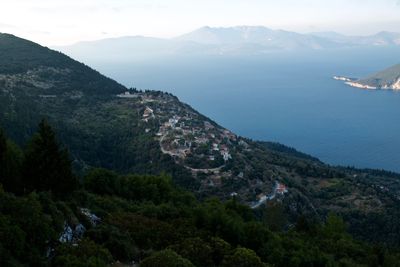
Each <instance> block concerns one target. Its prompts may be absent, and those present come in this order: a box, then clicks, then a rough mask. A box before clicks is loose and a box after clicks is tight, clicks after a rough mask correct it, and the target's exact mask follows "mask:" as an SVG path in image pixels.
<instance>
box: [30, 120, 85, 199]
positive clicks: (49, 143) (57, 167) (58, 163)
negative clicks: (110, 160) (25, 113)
mask: <svg viewBox="0 0 400 267" xmlns="http://www.w3.org/2000/svg"><path fill="white" fill-rule="evenodd" d="M23 169H24V172H23V178H24V185H25V192H30V191H33V190H37V191H52V192H53V193H54V194H55V195H58V196H65V195H66V194H68V193H70V192H71V191H73V190H74V189H75V188H76V185H77V181H76V177H75V176H74V175H73V173H72V169H71V161H70V159H69V156H68V152H67V150H66V149H62V148H60V146H59V144H58V142H57V140H56V135H55V132H54V131H53V129H52V128H51V126H50V125H49V124H48V123H47V121H46V120H42V121H41V122H40V124H39V130H38V133H37V134H35V135H34V136H33V137H32V139H31V140H30V142H29V144H28V146H27V149H26V152H25V161H24V168H23Z"/></svg>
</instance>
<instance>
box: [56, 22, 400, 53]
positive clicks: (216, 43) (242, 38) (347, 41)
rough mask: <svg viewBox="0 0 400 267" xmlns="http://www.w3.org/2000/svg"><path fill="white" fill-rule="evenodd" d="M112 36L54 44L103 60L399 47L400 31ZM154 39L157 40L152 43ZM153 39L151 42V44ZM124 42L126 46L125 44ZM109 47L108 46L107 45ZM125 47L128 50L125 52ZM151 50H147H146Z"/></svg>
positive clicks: (253, 29)
mask: <svg viewBox="0 0 400 267" xmlns="http://www.w3.org/2000/svg"><path fill="white" fill-rule="evenodd" d="M126 38H127V37H121V38H118V37H117V38H108V39H101V40H97V41H89V42H81V43H76V44H74V45H70V46H58V47H53V48H54V49H56V50H60V51H62V52H64V53H66V54H69V55H71V56H73V57H74V58H80V59H85V60H86V58H85V54H88V55H89V56H90V57H89V56H86V57H87V58H88V57H89V58H94V59H100V58H99V55H102V57H103V59H104V57H106V55H107V53H110V52H112V53H113V54H116V55H117V57H118V58H119V57H121V58H123V56H122V55H121V56H120V54H125V57H131V58H132V59H134V58H135V57H139V58H141V57H145V56H148V57H150V56H154V55H153V54H156V55H159V56H160V55H161V56H162V55H181V54H183V55H190V54H194V55H196V54H200V55H240V54H244V55H248V54H255V55H259V54H265V53H271V52H274V51H288V50H289V51H292V50H299V49H300V50H304V49H311V50H321V49H333V48H347V47H363V46H392V45H394V46H398V45H400V34H399V33H392V32H384V31H383V32H379V33H376V34H374V35H369V36H349V35H343V34H339V33H335V32H329V33H305V34H301V33H296V32H291V31H285V30H272V29H269V28H267V27H264V26H236V27H209V26H205V27H201V28H199V29H196V30H194V31H192V32H189V33H186V34H182V35H180V36H177V37H173V38H169V39H162V38H152V37H136V39H135V40H133V39H132V40H130V43H129V45H127V43H126V42H125V41H126ZM149 40H153V42H149ZM148 42H149V43H148ZM122 44H123V45H122ZM105 46H106V47H105ZM121 47H122V48H123V50H124V51H121ZM146 49H147V50H146Z"/></svg>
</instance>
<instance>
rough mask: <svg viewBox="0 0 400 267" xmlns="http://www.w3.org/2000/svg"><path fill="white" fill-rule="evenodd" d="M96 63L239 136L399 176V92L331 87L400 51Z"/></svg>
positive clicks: (395, 59)
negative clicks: (183, 104)
mask: <svg viewBox="0 0 400 267" xmlns="http://www.w3.org/2000/svg"><path fill="white" fill-rule="evenodd" d="M89 63H90V64H91V65H92V66H93V67H95V68H96V69H98V70H99V71H101V72H102V73H104V74H106V75H108V76H110V77H112V78H114V79H116V80H117V81H119V82H121V83H123V84H124V85H127V86H129V87H137V88H141V89H156V90H163V91H168V92H171V93H173V94H175V95H176V96H178V97H179V98H180V99H181V100H182V101H184V102H186V103H188V104H190V105H191V106H192V107H194V108H195V109H197V110H198V111H200V112H201V113H203V114H205V115H206V116H208V117H210V118H211V119H213V120H214V121H216V122H218V123H219V124H220V125H222V126H224V127H226V128H228V129H231V130H232V131H233V132H235V133H237V134H239V135H242V136H245V137H249V138H252V139H257V140H266V141H276V142H280V143H282V144H285V145H288V146H291V147H294V148H296V149H298V150H300V151H302V152H305V153H308V154H311V155H313V156H315V157H318V158H319V159H321V160H322V161H324V162H326V163H329V164H332V165H345V166H356V167H362V168H379V169H386V170H392V171H397V172H400V92H394V91H366V90H361V89H356V88H352V87H348V86H347V85H345V84H343V83H342V82H340V81H335V80H333V79H332V76H334V75H344V76H349V77H364V76H366V75H368V74H371V73H374V72H376V71H379V70H382V69H384V68H386V67H389V66H391V65H394V64H398V63H400V48H398V47H397V48H396V47H385V48H381V47H376V48H368V49H341V50H324V51H300V52H299V51H297V52H279V53H271V54H265V55H262V56H201V57H200V56H197V57H195V56H179V57H177V56H174V57H173V56H171V57H163V58H156V59H147V60H138V61H135V62H129V63H123V64H122V63H121V64H120V63H109V62H107V63H106V62H89Z"/></svg>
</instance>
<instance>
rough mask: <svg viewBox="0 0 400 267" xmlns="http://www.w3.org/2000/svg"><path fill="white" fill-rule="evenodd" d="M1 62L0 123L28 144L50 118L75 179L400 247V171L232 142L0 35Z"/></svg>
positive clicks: (171, 99)
mask: <svg viewBox="0 0 400 267" xmlns="http://www.w3.org/2000/svg"><path fill="white" fill-rule="evenodd" d="M0 55H1V56H2V57H1V60H0V126H1V127H2V128H3V129H4V130H5V132H6V133H7V135H8V136H9V137H10V138H11V139H12V140H13V141H15V142H16V143H17V144H18V145H20V146H21V147H25V146H26V144H27V142H28V140H29V139H30V138H31V136H32V134H33V133H35V132H36V130H37V125H38V123H39V122H40V121H41V120H42V119H43V118H46V119H47V120H48V121H49V122H50V124H51V125H53V127H54V128H55V129H56V132H57V133H58V138H59V139H60V141H61V142H62V143H63V144H65V145H66V147H67V148H68V150H69V152H70V153H71V158H72V160H73V162H72V167H73V169H74V171H75V173H76V174H77V175H78V176H79V177H82V176H83V175H84V174H85V173H87V171H88V170H90V169H91V168H93V167H102V168H106V169H110V170H113V171H117V172H118V173H121V174H127V173H136V174H140V175H161V174H162V175H165V174H166V175H170V176H171V177H172V180H173V182H174V183H175V184H176V185H178V186H180V187H183V188H185V189H187V190H190V191H191V192H192V193H194V194H195V196H196V197H197V198H198V199H206V198H208V197H210V196H214V197H218V198H219V199H221V200H223V201H226V200H229V199H231V196H235V198H236V199H237V201H238V202H240V203H242V204H244V205H246V206H250V207H253V208H254V209H255V210H256V211H257V210H258V209H262V208H263V207H264V204H265V202H267V204H271V203H282V209H283V211H282V212H283V214H284V215H285V218H286V220H285V223H284V224H285V225H286V229H287V228H288V227H289V226H290V225H292V224H293V223H295V222H296V221H297V220H298V218H299V217H300V216H301V215H303V216H307V217H309V218H313V219H315V220H317V221H323V220H324V218H325V217H326V216H327V214H328V213H329V212H335V213H337V214H340V215H341V216H342V217H343V218H344V219H345V221H346V222H347V223H348V225H349V231H350V232H351V233H352V234H353V236H355V237H357V238H362V239H365V240H369V241H373V242H381V243H385V244H389V245H400V244H399V243H400V241H399V240H400V234H399V233H400V229H399V227H400V226H399V225H400V224H399V223H398V222H399V221H400V215H399V214H400V212H399V210H400V176H399V175H398V174H393V173H388V172H384V171H372V170H355V169H352V168H342V167H332V166H329V165H326V164H324V163H322V162H320V161H319V160H317V159H315V158H313V157H310V156H308V155H305V154H303V153H301V152H298V151H295V150H294V149H291V148H288V147H285V146H283V145H279V144H273V143H261V142H256V141H253V140H249V139H247V138H244V137H240V136H237V135H236V134H234V133H232V132H231V131H229V130H228V129H225V128H224V127H222V126H220V125H218V124H217V123H215V122H214V121H212V120H211V119H209V118H207V117H205V116H203V115H202V114H200V113H198V112H197V111H196V110H194V109H192V108H191V107H190V106H189V105H187V104H185V103H182V102H180V101H179V100H178V99H177V98H176V97H175V96H172V95H170V94H168V93H163V92H157V91H140V90H136V89H130V90H128V89H127V88H125V87H123V86H122V85H120V84H118V83H117V82H115V81H112V80H110V79H108V78H106V77H104V76H102V75H101V74H99V73H98V72H96V71H94V70H92V69H90V68H89V67H87V66H85V65H83V64H81V63H79V62H76V61H74V60H72V59H71V58H68V57H67V56H64V55H63V54H60V53H58V52H55V51H51V50H49V49H47V48H44V47H41V46H39V45H37V44H34V43H32V42H29V41H26V40H23V39H20V38H17V37H14V36H11V35H0ZM355 156H357V155H355ZM264 200H268V201H264ZM259 216H261V215H260V214H259ZM387 221H390V222H393V223H390V224H388V223H386V222H387ZM366 229H368V230H366Z"/></svg>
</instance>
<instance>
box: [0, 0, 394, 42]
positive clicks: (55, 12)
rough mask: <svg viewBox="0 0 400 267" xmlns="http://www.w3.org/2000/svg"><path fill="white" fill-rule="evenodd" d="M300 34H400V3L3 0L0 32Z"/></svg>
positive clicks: (40, 36) (62, 37)
mask: <svg viewBox="0 0 400 267" xmlns="http://www.w3.org/2000/svg"><path fill="white" fill-rule="evenodd" d="M238 25H249V26H252V25H257V26H266V27H269V28H272V29H285V30H291V31H297V32H315V31H332V30H333V31H338V32H340V33H344V34H352V35H368V34H373V33H376V32H379V31H382V30H386V31H397V32H400V0H163V1H161V0H0V32H7V33H12V34H15V35H18V36H20V37H23V38H27V39H30V40H32V41H35V42H38V43H40V44H43V45H47V46H53V45H67V44H72V43H76V42H79V41H87V40H96V39H103V38H111V37H119V36H132V35H143V36H153V37H162V38H170V37H174V36H178V35H180V34H184V33H187V32H190V31H192V30H195V29H197V28H200V27H203V26H211V27H231V26H238Z"/></svg>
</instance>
